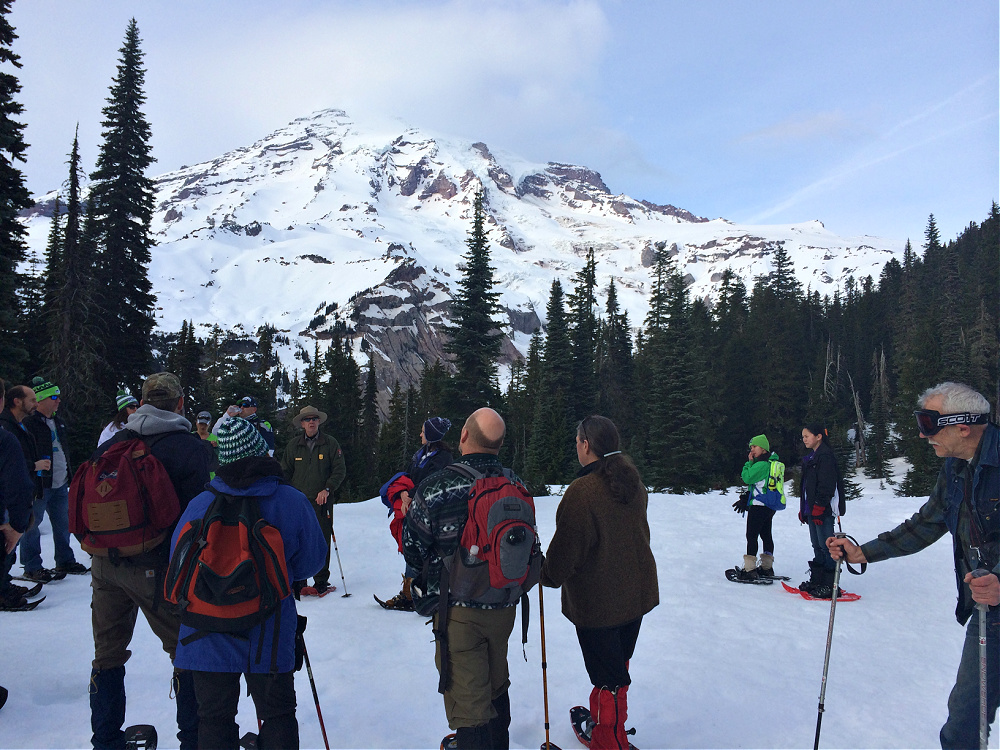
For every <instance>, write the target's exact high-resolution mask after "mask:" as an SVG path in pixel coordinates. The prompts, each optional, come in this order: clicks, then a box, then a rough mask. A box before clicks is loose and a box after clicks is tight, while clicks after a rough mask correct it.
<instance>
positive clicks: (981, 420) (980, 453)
mask: <svg viewBox="0 0 1000 750" xmlns="http://www.w3.org/2000/svg"><path fill="white" fill-rule="evenodd" d="M919 403H920V407H921V408H920V410H919V411H917V412H915V415H916V417H917V425H918V427H919V429H920V436H921V437H923V438H926V439H927V442H928V443H929V444H930V445H931V446H932V447H933V448H934V452H935V453H936V454H937V455H938V456H940V457H941V458H944V459H946V460H945V462H944V466H943V467H942V468H941V472H940V473H939V474H938V478H937V483H936V484H935V485H934V489H933V490H932V491H931V496H930V498H928V500H927V502H926V503H924V505H923V507H922V508H920V510H918V511H917V512H916V513H914V514H913V516H912V517H911V518H909V519H908V520H906V521H904V522H903V523H901V524H900V525H899V526H897V527H896V528H895V529H893V530H892V531H887V532H883V533H882V534H879V535H878V538H877V539H873V540H872V541H870V542H867V543H866V544H863V545H861V546H860V547H858V546H856V545H854V544H852V543H851V542H850V541H848V540H847V539H838V538H836V537H830V538H829V539H827V540H826V544H827V547H828V548H829V550H830V554H831V555H832V556H833V558H834V559H836V560H839V559H841V558H844V557H846V558H847V560H848V562H852V563H863V562H878V561H880V560H886V559H888V558H890V557H900V556H902V555H912V554H913V553H914V552H919V551H920V550H922V549H924V548H925V547H928V546H930V545H931V544H933V543H934V542H936V541H937V540H938V539H940V538H941V537H943V536H944V535H945V534H946V533H948V532H951V536H952V547H953V550H954V556H955V577H956V582H957V584H958V606H957V607H956V609H955V616H956V618H957V619H958V621H959V623H961V624H963V625H964V624H965V623H966V622H967V621H969V620H970V618H972V613H973V612H974V611H975V609H976V605H977V604H983V605H986V606H987V607H988V611H987V636H986V646H987V655H986V659H987V670H986V673H987V691H986V693H987V699H986V703H987V721H988V722H989V723H992V722H993V718H994V717H995V716H996V712H997V706H998V704H1000V499H998V496H1000V429H998V428H997V426H996V425H995V424H990V423H989V416H990V403H989V401H987V400H986V398H985V397H984V396H983V395H982V394H980V393H977V392H976V391H974V390H973V389H972V388H970V387H969V386H967V385H963V384H961V383H941V384H940V385H936V386H934V387H933V388H930V389H929V390H927V391H925V392H924V393H923V395H921V397H920V401H919ZM974 570H985V571H988V572H987V573H986V574H985V575H982V576H981V577H978V578H974V577H973V575H972V571H974ZM979 666H980V665H979V622H978V617H977V618H972V619H971V622H969V625H968V628H967V629H966V634H965V647H964V648H963V650H962V659H961V661H960V662H959V666H958V677H957V678H956V680H955V687H954V688H953V689H952V691H951V695H950V696H949V697H948V720H947V721H946V722H945V724H944V726H943V727H941V734H940V740H941V747H942V748H945V749H946V750H950V749H951V748H974V747H979ZM988 731H989V730H987V732H988Z"/></svg>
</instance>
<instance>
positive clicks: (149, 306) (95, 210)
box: [89, 18, 156, 394]
mask: <svg viewBox="0 0 1000 750" xmlns="http://www.w3.org/2000/svg"><path fill="white" fill-rule="evenodd" d="M119 51H120V53H121V56H120V58H119V61H118V70H117V73H116V75H115V77H114V80H113V82H112V84H111V88H110V93H109V96H108V99H107V106H105V107H104V109H103V110H102V112H103V114H104V120H103V121H102V123H101V124H102V127H103V130H102V137H103V141H102V143H101V147H100V152H99V154H98V157H97V164H96V169H95V170H94V172H93V173H92V174H91V179H92V184H91V190H90V196H89V201H90V206H91V208H92V216H93V225H92V229H91V231H92V234H93V240H94V242H95V243H96V246H97V254H96V258H95V261H96V263H95V276H96V278H97V282H98V286H97V288H98V290H99V299H98V301H99V304H100V309H101V318H102V325H101V330H102V332H103V336H102V338H103V341H104V349H105V351H107V352H108V362H107V365H108V366H107V368H105V369H104V371H103V372H102V373H101V379H100V380H101V387H102V388H103V390H104V391H105V392H106V393H108V394H113V393H114V392H115V390H116V389H117V388H118V387H119V386H120V385H126V386H129V387H130V388H131V389H133V390H135V389H137V388H138V386H139V384H140V383H141V380H142V378H143V377H144V376H145V375H146V374H148V368H149V366H150V364H151V359H152V351H151V346H150V334H151V333H152V330H153V325H154V320H153V306H154V303H155V300H156V298H155V297H154V295H153V293H152V284H151V282H150V281H149V275H148V266H149V262H150V259H151V257H150V249H151V248H152V246H153V244H154V243H153V237H152V234H151V232H150V223H151V221H152V216H153V182H152V180H151V179H150V178H149V177H147V176H146V170H147V169H148V167H149V166H150V165H151V164H152V163H153V161H154V159H153V157H152V156H151V154H150V151H151V146H150V142H149V141H150V136H151V130H150V127H149V123H148V122H147V121H146V116H145V114H144V113H143V111H142V107H143V105H144V104H145V102H146V94H145V92H144V91H143V86H144V83H145V78H146V71H145V68H144V67H143V62H142V60H143V56H144V55H143V52H142V50H141V49H140V39H139V27H138V25H137V24H136V22H135V19H134V18H133V19H132V20H131V21H130V22H129V25H128V29H127V30H126V32H125V43H124V46H122V48H121V49H120V50H119ZM112 353H113V355H112Z"/></svg>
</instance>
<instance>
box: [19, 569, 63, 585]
mask: <svg viewBox="0 0 1000 750" xmlns="http://www.w3.org/2000/svg"><path fill="white" fill-rule="evenodd" d="M22 578H27V579H28V580H29V581H35V583H49V582H50V581H54V580H55V578H56V577H55V576H54V575H53V574H52V571H51V570H46V569H45V568H39V569H38V570H26V571H24V575H23V576H22Z"/></svg>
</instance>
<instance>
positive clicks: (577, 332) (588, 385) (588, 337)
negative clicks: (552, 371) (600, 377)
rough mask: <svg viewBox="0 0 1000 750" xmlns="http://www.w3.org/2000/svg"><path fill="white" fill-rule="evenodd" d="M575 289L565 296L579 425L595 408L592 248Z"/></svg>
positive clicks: (573, 400) (595, 316)
mask: <svg viewBox="0 0 1000 750" xmlns="http://www.w3.org/2000/svg"><path fill="white" fill-rule="evenodd" d="M573 281H574V282H575V283H576V286H575V288H574V290H573V292H572V293H571V294H569V295H568V296H567V303H568V305H567V306H568V308H569V316H568V317H569V331H570V334H569V335H570V346H571V350H572V358H573V372H574V376H575V377H574V384H573V396H572V399H571V402H572V407H573V414H574V420H575V421H576V422H580V421H581V420H583V419H584V418H585V417H588V416H590V415H591V414H593V413H594V410H595V409H596V408H597V370H596V367H595V359H596V354H597V351H596V350H597V315H596V314H595V312H594V309H595V307H596V306H597V295H596V290H597V262H596V261H595V260H594V248H590V249H589V250H588V251H587V261H586V263H585V264H584V266H583V269H582V270H580V272H579V273H577V274H575V275H574V276H573Z"/></svg>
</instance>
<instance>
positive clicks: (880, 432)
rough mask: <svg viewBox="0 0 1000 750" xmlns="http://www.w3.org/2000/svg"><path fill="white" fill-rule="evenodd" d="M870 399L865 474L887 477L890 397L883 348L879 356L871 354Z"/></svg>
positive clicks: (889, 449)
mask: <svg viewBox="0 0 1000 750" xmlns="http://www.w3.org/2000/svg"><path fill="white" fill-rule="evenodd" d="M872 369H873V370H874V373H873V375H872V380H873V382H874V384H873V386H872V400H871V403H872V405H871V436H870V437H869V438H868V441H867V443H866V447H867V449H868V456H867V459H868V460H867V461H866V462H865V476H867V477H871V478H872V479H888V478H889V477H890V471H889V459H890V458H891V455H890V451H891V449H892V442H891V440H890V434H889V427H890V424H889V418H890V409H891V407H892V399H891V398H890V395H889V375H888V368H887V367H886V362H885V350H882V352H881V353H880V355H879V356H874V355H873V362H872Z"/></svg>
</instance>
